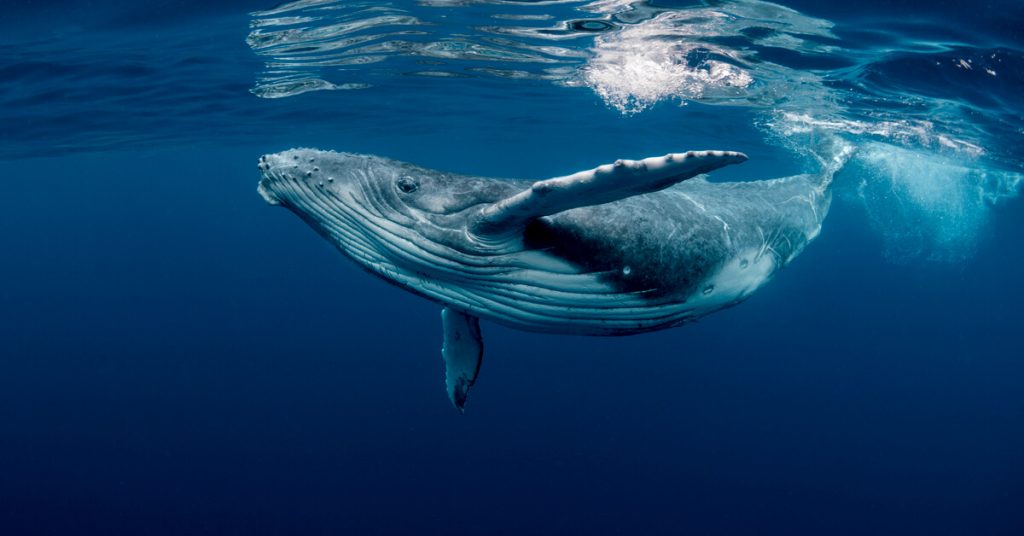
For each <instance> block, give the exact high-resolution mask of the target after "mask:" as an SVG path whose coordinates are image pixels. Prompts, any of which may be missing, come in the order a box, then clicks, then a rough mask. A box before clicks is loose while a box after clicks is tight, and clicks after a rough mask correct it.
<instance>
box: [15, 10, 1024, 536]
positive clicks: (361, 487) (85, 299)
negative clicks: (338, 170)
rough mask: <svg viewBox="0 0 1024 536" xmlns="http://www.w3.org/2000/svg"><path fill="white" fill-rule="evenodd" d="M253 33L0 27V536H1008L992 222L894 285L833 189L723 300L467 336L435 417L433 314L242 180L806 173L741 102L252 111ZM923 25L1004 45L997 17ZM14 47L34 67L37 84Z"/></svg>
mask: <svg viewBox="0 0 1024 536" xmlns="http://www.w3.org/2000/svg"><path fill="white" fill-rule="evenodd" d="M908 6H909V7H908ZM265 7H267V6H247V5H243V4H242V3H236V4H224V5H222V6H221V7H218V8H217V9H216V10H215V11H214V12H209V11H204V9H205V8H202V7H201V6H200V5H199V4H195V5H192V4H186V3H167V4H166V5H164V6H163V7H161V9H163V10H164V11H163V13H164V14H165V15H166V16H165V17H147V16H145V13H142V14H139V13H134V14H133V13H132V11H133V10H138V9H139V8H132V7H131V6H127V5H117V4H116V3H112V4H110V5H109V7H107V8H104V7H103V6H95V5H93V4H88V5H86V4H84V3H83V4H82V5H80V6H77V7H74V8H73V9H70V11H68V12H67V13H66V15H67V16H66V17H64V18H62V14H61V13H60V12H57V11H53V10H49V9H43V8H39V7H33V6H31V5H30V4H24V5H21V4H15V7H14V8H12V9H13V10H14V14H15V15H19V16H22V17H24V18H22V19H17V18H15V19H14V20H15V22H17V20H20V21H23V24H22V25H21V26H23V28H22V29H21V30H20V32H21V33H17V32H16V33H10V34H8V35H11V36H14V37H10V38H9V40H10V42H4V43H3V45H2V46H3V47H4V50H5V52H4V56H3V57H4V58H5V59H6V64H0V72H5V73H7V74H6V75H5V76H6V77H14V78H6V80H8V81H10V80H15V79H16V80H18V83H17V84H15V83H13V82H10V83H9V82H0V99H2V100H3V102H4V103H5V111H3V112H2V114H3V118H4V121H3V124H2V131H0V137H2V139H3V141H4V147H3V148H0V154H2V156H3V158H4V161H3V163H2V169H3V172H2V178H0V180H2V181H3V190H2V192H3V193H2V197H0V203H2V210H0V248H2V253H0V260H2V262H0V282H2V283H0V534H5V535H6V534H12V535H15V534H17V535H21V534H217V535H221V534H292V533H300V534H430V533H466V534H641V533H646V534H691V533H692V534H775V533H778V534H1021V533H1024V508H1022V507H1021V505H1022V504H1024V456H1021V454H1020V453H1021V452H1024V361H1022V360H1021V357H1020V354H1021V351H1020V340H1021V339H1020V336H1021V332H1022V329H1024V320H1022V319H1021V313H1020V307H1019V305H1018V304H1019V303H1020V302H1021V300H1022V299H1024V279H1022V278H1021V277H1020V269H1019V267H1020V266H1021V265H1022V264H1024V241H1022V240H1021V233H1020V230H1021V229H1022V228H1024V211H1022V210H1021V205H1020V200H1019V199H1009V200H1008V201H1007V202H1005V203H1001V204H1000V205H998V206H996V207H993V208H992V210H991V211H990V212H988V213H987V216H986V218H987V220H986V222H985V224H984V226H983V231H984V232H983V233H981V234H980V236H979V237H978V238H977V239H976V240H975V241H973V242H972V247H971V250H972V252H971V254H970V256H960V257H957V259H956V260H955V261H950V260H949V259H943V260H930V259H928V258H910V259H907V258H905V257H901V258H900V259H898V260H897V261H894V260H893V258H892V257H891V256H887V255H886V254H885V251H887V250H891V249H892V248H891V246H892V244H891V243H890V242H887V240H889V241H891V237H890V238H888V239H887V238H886V237H885V236H883V235H884V233H883V232H880V230H879V229H880V227H883V226H884V225H885V223H886V220H884V219H879V218H878V217H877V212H871V211H870V210H868V209H865V208H864V206H863V205H862V204H861V203H860V202H859V201H858V200H859V197H858V195H859V194H858V192H859V190H858V184H859V177H858V176H857V175H856V171H857V169H858V168H852V169H851V170H848V171H844V173H841V174H840V175H839V176H838V177H837V179H836V181H837V186H836V200H835V202H834V204H833V210H832V213H831V214H830V216H829V218H828V219H827V220H826V222H825V226H824V230H823V233H822V235H821V236H820V237H819V238H818V240H817V241H816V242H814V243H813V244H812V245H811V246H809V247H808V249H807V250H806V251H805V252H804V253H803V255H802V256H801V257H800V258H798V259H797V260H796V261H794V263H793V264H792V265H791V266H790V267H789V268H787V269H786V270H784V271H783V272H782V273H780V274H779V275H778V276H777V278H776V279H775V280H774V281H772V282H771V283H770V284H768V285H767V286H766V287H764V288H763V289H761V290H760V291H758V293H757V294H756V295H755V296H754V297H752V298H751V299H750V300H749V301H748V302H745V303H744V304H742V305H740V306H738V307H735V308H733V309H729V310H727V311H724V312H720V313H717V314H715V315H711V316H709V317H708V318H706V319H704V320H702V321H701V322H699V323H696V324H693V325H689V326H684V327H681V328H678V329H674V330H669V331H663V332H659V333H654V334H648V335H643V336H637V337H626V338H583V337H560V336H547V335H536V334H527V333H520V332H515V331H511V330H508V329H505V328H502V327H500V326H497V325H493V324H486V323H485V325H483V330H484V336H485V344H486V358H485V362H484V367H483V370H482V373H481V377H480V380H479V382H478V383H477V385H476V387H475V388H474V390H473V392H472V393H471V395H470V400H469V404H468V408H467V413H466V415H464V416H459V415H458V414H457V413H456V412H455V410H453V409H452V408H451V406H450V405H449V403H448V402H447V400H446V398H445V393H444V387H443V378H442V364H441V360H440V353H439V347H440V340H441V338H440V332H439V324H440V314H439V308H438V307H437V306H436V305H434V304H431V303H428V302H426V301H424V300H421V299H419V298H416V297H414V296H412V295H409V294H406V293H403V292H402V291H400V290H398V289H395V288H393V287H391V286H389V285H387V284H385V283H383V282H381V281H378V280H375V279H372V278H371V277H369V276H368V275H366V274H365V273H363V272H362V271H360V270H359V269H358V268H356V267H355V266H354V265H353V264H352V263H350V262H348V261H346V260H345V259H344V258H343V257H342V256H341V255H340V254H339V253H338V252H337V251H335V250H333V249H332V248H331V246H330V245H329V244H327V243H326V242H324V241H323V240H321V239H320V238H319V237H317V236H316V235H315V234H314V233H312V232H311V231H310V230H309V229H308V228H307V227H306V226H305V224H303V223H302V222H301V221H299V220H298V219H297V218H295V217H294V216H292V215H291V214H289V213H287V212H286V211H284V210H281V209H275V208H273V207H269V206H267V205H266V204H265V203H263V201H262V200H261V199H260V198H259V196H258V195H257V194H256V193H255V185H256V180H257V178H258V173H257V171H256V168H255V163H256V157H257V156H258V155H260V154H262V153H266V152H271V151H277V150H282V149H285V148H288V147H291V146H300V145H314V146H321V147H325V148H336V149H340V150H349V151H357V152H370V153H379V154H386V155H388V156H392V157H395V158H399V159H403V160H408V161H412V162H416V163H417V164H421V165H424V166H429V167H434V168H440V169H448V170H452V171H458V172H464V173H476V174H483V175H507V176H523V177H538V178H541V177H546V176H550V175H556V174H562V173H568V172H571V171H574V170H577V169H583V168H586V167H591V166H593V165H596V164H599V163H603V162H605V161H610V160H613V159H615V158H619V157H642V156H647V155H650V154H659V153H664V152H668V151H673V150H685V149H691V148H695V149H699V148H705V147H713V148H721V149H734V150H742V151H745V152H747V153H748V154H749V155H750V156H751V160H750V162H748V163H747V164H744V165H743V166H737V167H735V169H728V170H723V172H722V173H721V175H720V176H721V178H723V179H725V180H740V179H749V178H766V177H773V176H780V175H785V174H791V173H796V172H798V171H800V169H801V167H802V164H801V162H800V161H799V160H798V159H796V158H794V157H793V156H792V155H791V154H790V153H788V152H787V151H786V150H785V149H783V148H781V147H779V146H778V145H777V144H770V143H766V142H765V134H764V133H763V132H762V131H759V130H758V129H757V128H755V127H754V126H753V125H754V124H755V123H756V122H755V121H753V120H752V116H751V114H750V113H749V112H747V111H744V110H733V109H725V108H721V107H718V108H716V107H711V106H704V105H701V104H697V103H694V104H690V105H688V106H685V107H678V106H676V105H674V104H671V103H663V104H660V105H658V106H656V107H654V108H653V109H652V110H649V111H647V112H644V113H641V114H636V115H632V116H622V115H621V114H619V113H618V112H616V111H615V110H612V109H609V108H608V107H606V106H604V105H602V103H601V102H600V101H599V100H598V99H596V98H595V97H594V95H593V94H592V93H589V92H587V91H586V90H583V89H565V88H560V89H557V90H556V89H553V88H552V87H549V86H548V85H545V84H543V83H532V84H531V83H524V84H522V85H512V86H510V85H508V84H506V83H503V82H498V81H495V80H488V79H474V80H473V81H472V82H465V83H463V82H459V81H454V82H453V81H449V80H440V81H438V80H424V79H420V78H415V77H408V78H405V79H400V80H399V82H400V83H399V82H391V83H390V84H382V87H383V89H381V90H379V91H377V92H373V91H375V90H371V91H366V92H326V93H325V92H320V93H312V94H307V95H304V96H298V97H292V98H289V99H275V100H265V99H258V98H256V97H254V96H252V95H250V94H249V93H248V89H249V87H251V85H252V80H253V72H254V71H255V70H257V69H259V68H260V62H259V61H258V60H257V59H255V58H254V57H253V56H252V54H251V52H250V51H249V50H248V49H247V48H246V47H245V45H244V38H245V34H246V33H247V30H248V29H247V24H248V15H246V12H247V11H250V10H252V9H257V8H265ZM793 7H795V8H797V9H801V10H807V12H809V13H811V14H813V15H815V16H819V17H827V18H831V19H833V20H837V21H843V20H846V19H847V18H848V19H849V20H856V17H857V16H858V14H855V13H849V12H847V11H846V8H842V9H841V8H839V7H837V8H836V9H834V10H831V11H830V10H829V9H827V8H826V7H822V6H821V5H819V4H815V5H814V6H811V5H797V4H793ZM911 7H912V6H910V5H909V4H905V3H904V4H900V3H897V4H896V5H895V6H894V7H893V9H904V10H906V11H905V13H911V12H913V9H911ZM104 9H108V10H109V13H104V12H103V10H104ZM479 9H485V8H483V7H480V8H479ZM872 9H882V8H881V7H874V8H872ZM934 10H935V11H934V12H933V13H932V14H931V15H930V16H932V17H934V18H938V19H940V20H941V18H942V17H947V18H948V19H949V20H953V19H954V17H957V19H956V20H960V21H961V22H962V23H963V26H961V27H960V29H958V30H957V31H962V32H967V33H971V32H972V31H973V33H974V34H977V35H991V41H992V42H985V43H977V45H978V47H979V48H984V49H985V50H989V49H993V48H999V49H1000V50H1004V51H1006V54H1008V55H1011V56H1012V54H1014V53H1015V54H1018V55H1019V52H1014V51H1015V50H1019V49H1020V48H1021V46H1020V43H1019V41H1017V42H1014V41H1013V39H1014V37H1013V35H1012V30H1011V29H1008V28H1007V27H1006V26H1005V25H1004V24H1002V23H1001V22H999V20H998V19H999V17H991V16H988V15H985V16H982V15H977V17H976V19H971V18H970V17H968V16H966V15H965V13H976V12H972V11H969V10H966V9H965V8H964V7H963V6H962V5H950V6H942V5H939V6H935V7H934ZM114 14H118V16H116V17H115V16H114ZM1017 14H1018V15H1019V12H1018V13H1017ZM1008 16H1016V15H1013V13H1012V12H1011V14H1010V15H1008ZM7 24H11V20H8V22H7ZM972 24H973V25H975V26H973V30H972V26H971V25H972ZM119 25H120V26H119ZM72 26H74V27H75V28H73V29H72V28H71V27H72ZM24 27H32V28H49V30H48V31H50V32H51V33H50V34H47V35H46V36H44V35H43V34H46V33H47V32H44V31H42V30H41V31H40V32H37V33H36V35H34V36H31V35H27V34H30V33H32V32H29V31H28V30H26V29H25V28H24ZM988 28H991V33H990V34H985V33H984V32H986V31H988ZM23 34H24V35H23ZM54 35H56V37H54ZM196 35H202V36H205V37H204V38H202V39H197V38H195V36H196ZM43 37H47V39H49V40H48V41H47V42H48V43H50V44H49V45H45V46H44V45H38V46H40V47H42V48H40V49H34V48H32V47H34V46H36V45H32V46H29V45H25V44H24V43H28V42H30V41H31V42H37V41H39V40H46V39H42V38H43ZM36 38H39V39H38V40H36ZM50 38H52V39H50ZM147 39H149V40H152V41H153V42H155V43H165V44H166V43H170V44H171V45H173V46H171V45H168V46H166V47H165V48H160V47H157V46H154V47H152V48H150V49H147V48H145V47H140V46H139V43H145V42H147ZM1016 39H1018V40H1019V39H1020V36H1019V35H1017V36H1016ZM34 40H35V41H34ZM119 40H120V41H123V42H128V43H132V46H131V47H127V48H119V45H118V42H119ZM65 45H68V46H65ZM71 45H73V46H71ZM1014 46H1016V47H1017V48H1016V49H1015V48H1013V47H1014ZM47 47H48V48H47ZM1000 47H1001V48H1000ZM93 49H95V50H99V51H100V52H95V53H90V52H89V51H90V50H93ZM16 50H22V51H24V50H49V51H50V54H49V55H47V54H42V53H40V54H37V55H36V56H35V58H34V60H33V61H34V62H35V63H36V64H38V65H36V66H35V67H32V65H33V63H32V62H28V61H23V60H24V58H21V59H19V60H18V61H15V60H14V59H12V58H14V57H15V56H17V54H18V53H17V52H16ZM115 50H116V51H117V52H115ZM12 51H15V52H12ZM75 51H77V52H75ZM90 54H95V56H94V57H90ZM121 54H123V55H125V56H126V57H132V58H133V60H132V61H125V62H117V61H115V59H114V58H115V57H119V55H121ZM132 55H134V56H132ZM39 65H43V66H39ZM101 65H102V66H104V68H108V69H110V71H111V72H110V73H108V74H102V71H101V69H99V66H101ZM61 66H63V67H61ZM61 68H65V69H67V70H65V71H60V69H61ZM32 69H37V70H36V71H32ZM55 69H56V70H55ZM76 69H79V70H78V71H76ZM1018 76H1020V75H1019V74H1018ZM18 77H20V78H18ZM1018 80H1019V78H1018ZM919 82H920V84H919V85H917V86H915V87H925V86H927V84H926V81H919ZM29 84H37V87H38V91H37V90H36V89H33V86H30V85H29ZM910 86H911V84H909V83H908V84H906V86H905V87H910ZM889 89H890V90H891V89H892V88H889ZM908 91H909V90H908ZM972 91H973V89H972ZM1000 91H1002V93H1000ZM45 92H50V93H51V95H50V97H49V100H48V101H47V100H45V99H44V100H43V101H38V102H32V101H31V99H32V98H33V97H32V96H33V95H36V94H39V93H45ZM552 95H556V96H552ZM1007 95H1011V93H1009V92H1008V91H1005V90H1003V89H999V90H993V91H992V93H991V94H990V95H989V97H990V98H992V99H1002V100H1006V99H1007V98H1008V97H1007ZM964 98H965V99H970V98H971V97H969V96H965V97H964ZM17 99H22V100H17ZM25 99H28V100H25ZM1017 106H1018V108H1016V109H1013V108H1009V109H1007V110H1006V112H1005V115H1007V116H1012V115H1013V114H1017V116H1018V117H1019V114H1020V109H1019V103H1017ZM991 109H994V107H991V106H990V107H988V108H985V109H984V110H983V111H986V113H987V111H990V110H991ZM985 117H991V114H988V115H985ZM1003 119H1004V120H1003V122H1002V123H999V125H1001V126H999V127H998V128H996V127H993V130H992V131H994V132H1002V133H1003V134H1005V136H1004V137H1003V138H1002V139H1003V140H1004V141H1006V143H1008V144H1009V143H1010V142H1012V141H1013V140H1017V139H1018V138H1013V137H1012V136H1013V135H1014V130H1013V127H1012V125H1014V124H1016V125H1017V126H1018V128H1019V123H1014V122H1013V120H1012V118H1011V119H1010V120H1005V117H1004V118H1003ZM1006 125H1011V126H1010V127H1006ZM684 127H685V128H684ZM1001 128H1002V129H1007V128H1008V130H1000V129H1001ZM1019 132H1020V131H1019V130H1018V131H1017V134H1016V135H1017V136H1019ZM990 149H991V147H990ZM992 152H993V153H998V154H999V155H1000V157H999V158H998V159H997V160H998V165H1001V166H1003V167H1004V168H1009V169H1013V163H1014V158H1018V160H1016V166H1017V167H1016V169H1017V170H1019V169H1020V163H1019V162H1020V160H1019V156H1020V153H1019V151H1017V152H1015V150H1014V149H1013V148H1005V147H1004V148H997V149H993V150H992ZM992 165H996V164H992ZM913 214H917V213H913ZM904 223H905V222H904Z"/></svg>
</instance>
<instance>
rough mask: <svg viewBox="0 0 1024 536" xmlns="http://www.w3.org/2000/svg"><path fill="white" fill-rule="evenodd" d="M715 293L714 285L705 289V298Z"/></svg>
mask: <svg viewBox="0 0 1024 536" xmlns="http://www.w3.org/2000/svg"><path fill="white" fill-rule="evenodd" d="M714 291H715V286H714V285H708V286H706V287H704V295H705V296H707V295H708V294H711V293H712V292H714Z"/></svg>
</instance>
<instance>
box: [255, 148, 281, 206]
mask: <svg viewBox="0 0 1024 536" xmlns="http://www.w3.org/2000/svg"><path fill="white" fill-rule="evenodd" d="M256 166H257V167H258V168H259V170H260V182H259V184H258V185H257V186H256V192H257V193H259V194H260V197H262V198H263V200H264V201H266V202H267V204H270V205H280V204H281V198H279V197H278V196H277V194H275V193H274V191H273V190H272V189H271V187H270V183H271V181H273V180H274V175H273V173H272V172H271V170H270V167H271V166H270V155H263V156H260V160H259V162H258V163H257V164H256Z"/></svg>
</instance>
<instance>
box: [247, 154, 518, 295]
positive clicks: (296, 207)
mask: <svg viewBox="0 0 1024 536" xmlns="http://www.w3.org/2000/svg"><path fill="white" fill-rule="evenodd" d="M258 166H259V169H260V171H261V172H262V175H263V176H262V178H261V180H260V182H259V187H258V191H259V193H260V195H261V196H262V197H263V199H264V200H266V201H267V202H268V203H270V204H272V205H281V206H284V207H286V208H288V209H289V210H291V211H292V212H294V213H296V214H297V215H298V216H299V217H301V218H302V219H303V220H305V221H306V223H308V224H309V225H310V226H311V227H313V228H314V229H315V230H316V231H317V232H318V233H320V234H321V235H323V236H324V237H325V238H327V239H328V240H330V241H331V242H332V243H334V244H335V245H336V246H338V248H339V249H341V250H342V252H344V253H346V254H348V255H349V256H350V257H352V258H353V259H354V260H356V261H357V262H359V263H360V264H362V265H364V267H367V268H370V269H371V270H372V271H375V272H378V273H380V274H381V275H384V276H385V277H386V278H388V279H395V278H396V277H397V276H400V275H402V274H406V275H409V274H411V273H415V272H418V273H429V272H430V271H431V268H434V267H436V265H437V264H439V263H440V264H443V262H444V259H443V257H447V256H449V253H448V252H447V250H449V249H452V248H454V249H456V250H465V249H466V244H464V243H462V242H464V240H465V232H464V230H465V222H466V218H467V217H468V215H469V214H470V213H473V212H474V211H476V210H478V209H479V206H480V205H481V204H485V203H492V202H494V201H496V200H498V199H501V198H503V197H506V196H508V195H510V193H513V192H514V191H515V190H516V189H517V188H519V187H520V186H516V185H513V184H509V182H508V181H502V180H494V179H485V178H481V177H473V176H464V175H457V174H452V173H443V172H439V171H435V170H431V169H426V168H422V167H419V166H415V165H412V164H408V163H405V162H398V161H395V160H390V159H387V158H381V157H377V156H369V155H359V154H350V153H339V152H334V151H320V150H316V149H292V150H288V151H284V152H280V153H275V154H268V155H264V156H261V157H260V159H259V164H258ZM511 182H516V181H511Z"/></svg>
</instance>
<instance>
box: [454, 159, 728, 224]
mask: <svg viewBox="0 0 1024 536" xmlns="http://www.w3.org/2000/svg"><path fill="white" fill-rule="evenodd" d="M746 160H747V155H745V154H743V153H737V152H733V151H689V152H686V153H673V154H669V155H666V156H655V157H651V158H645V159H643V160H616V161H615V163H614V164H605V165H603V166H599V167H596V168H594V169H590V170H587V171H580V172H578V173H573V174H572V175H567V176H565V177H555V178H553V179H547V180H543V181H538V182H535V183H533V185H532V186H531V187H530V188H528V189H526V190H523V191H522V192H519V193H517V194H515V195H513V196H512V197H508V198H506V199H502V200H501V201H498V202H496V203H493V204H491V205H487V206H485V207H484V208H483V209H481V210H480V213H479V214H478V216H477V217H476V218H475V219H474V220H473V221H472V222H471V223H470V228H469V231H470V232H471V233H473V234H474V235H476V236H479V237H490V236H502V235H505V234H507V233H509V232H514V231H516V230H518V229H521V228H522V227H523V226H525V225H526V224H527V223H529V222H530V221H531V220H534V219H537V218H540V217H542V216H549V215H551V214H556V213H558V212H562V211H565V210H569V209H573V208H578V207H585V206H591V205H600V204H602V203H610V202H612V201H617V200H619V199H624V198H626V197H632V196H634V195H639V194H644V193H648V192H655V191H658V190H661V189H663V188H668V187H669V186H672V185H673V184H675V183H677V182H680V181H684V180H686V179H689V178H691V177H695V176H697V175H700V174H702V173H707V172H709V171H712V170H715V169H718V168H720V167H723V166H727V165H729V164H738V163H740V162H744V161H746Z"/></svg>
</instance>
